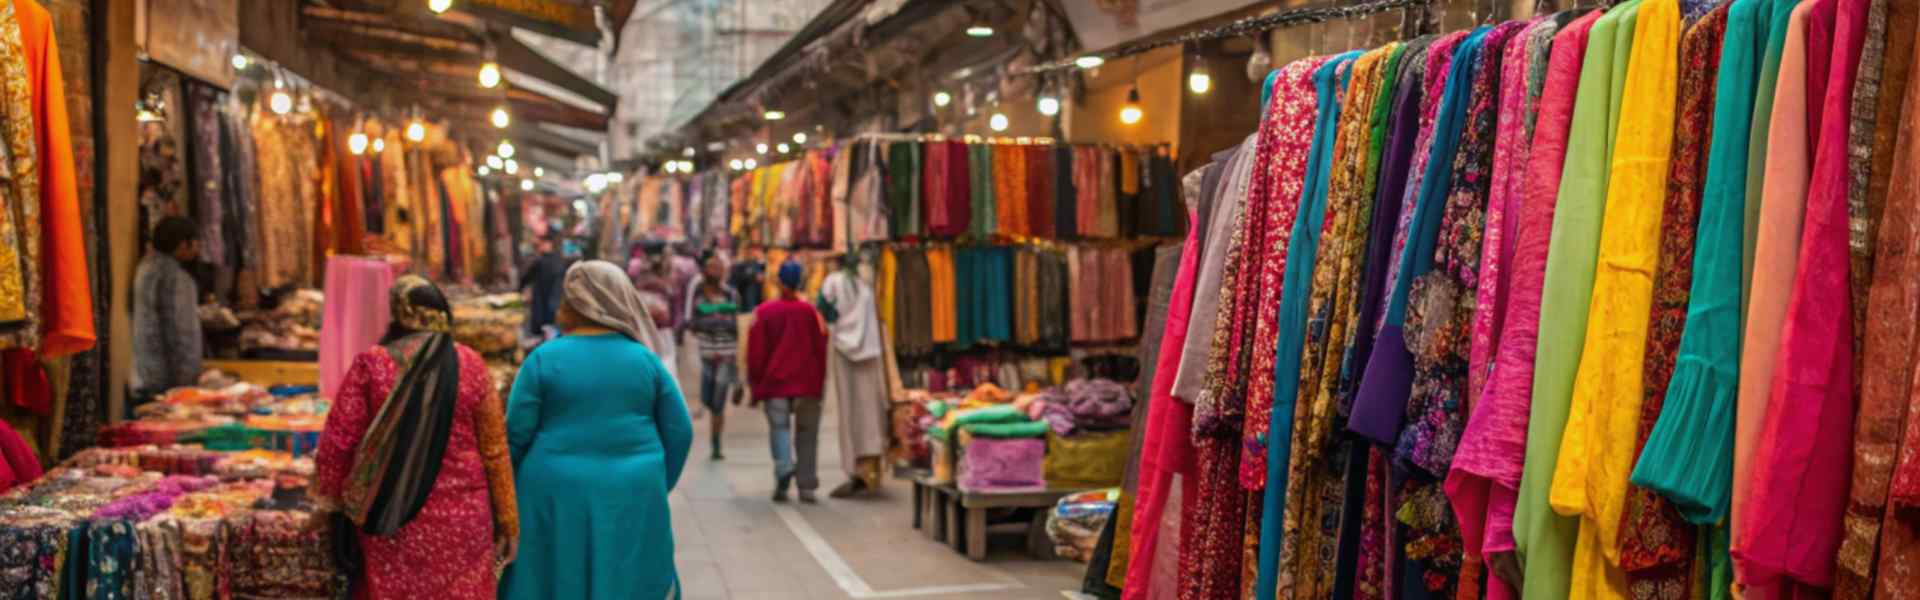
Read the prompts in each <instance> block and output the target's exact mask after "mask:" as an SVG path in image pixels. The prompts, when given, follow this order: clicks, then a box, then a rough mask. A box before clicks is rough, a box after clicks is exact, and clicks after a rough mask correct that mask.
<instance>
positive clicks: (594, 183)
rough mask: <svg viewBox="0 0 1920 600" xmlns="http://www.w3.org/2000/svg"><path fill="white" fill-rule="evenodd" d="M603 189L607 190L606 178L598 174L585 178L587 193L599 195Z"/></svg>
mask: <svg viewBox="0 0 1920 600" xmlns="http://www.w3.org/2000/svg"><path fill="white" fill-rule="evenodd" d="M604 189H607V176H605V175H601V174H599V173H594V174H592V175H588V176H587V191H589V192H594V193H599V192H600V190H604Z"/></svg>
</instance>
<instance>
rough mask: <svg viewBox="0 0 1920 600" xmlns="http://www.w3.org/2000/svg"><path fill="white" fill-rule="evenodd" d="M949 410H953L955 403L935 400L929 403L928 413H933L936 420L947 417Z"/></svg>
mask: <svg viewBox="0 0 1920 600" xmlns="http://www.w3.org/2000/svg"><path fill="white" fill-rule="evenodd" d="M949 410H953V405H951V404H947V403H946V402H942V401H939V400H935V401H933V402H928V403H927V414H929V415H933V418H934V419H935V420H938V419H943V418H946V416H947V411H949Z"/></svg>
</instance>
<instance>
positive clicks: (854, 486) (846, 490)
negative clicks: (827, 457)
mask: <svg viewBox="0 0 1920 600" xmlns="http://www.w3.org/2000/svg"><path fill="white" fill-rule="evenodd" d="M865 491H867V482H865V481H861V480H858V479H849V480H847V482H846V483H842V484H840V487H837V488H833V491H831V492H827V495H828V496H831V497H834V498H851V497H853V496H855V495H858V494H860V493H861V492H865Z"/></svg>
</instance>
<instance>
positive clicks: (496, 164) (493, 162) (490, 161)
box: [487, 154, 507, 169]
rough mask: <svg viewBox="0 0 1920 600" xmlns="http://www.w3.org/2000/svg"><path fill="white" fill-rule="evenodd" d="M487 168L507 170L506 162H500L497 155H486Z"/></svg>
mask: <svg viewBox="0 0 1920 600" xmlns="http://www.w3.org/2000/svg"><path fill="white" fill-rule="evenodd" d="M487 166H489V167H493V168H495V169H504V168H507V162H506V161H503V160H500V156H499V155H496V154H488V155H487Z"/></svg>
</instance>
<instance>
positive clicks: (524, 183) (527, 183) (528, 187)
mask: <svg viewBox="0 0 1920 600" xmlns="http://www.w3.org/2000/svg"><path fill="white" fill-rule="evenodd" d="M520 191H523V192H531V191H533V180H532V179H522V180H520Z"/></svg>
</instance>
